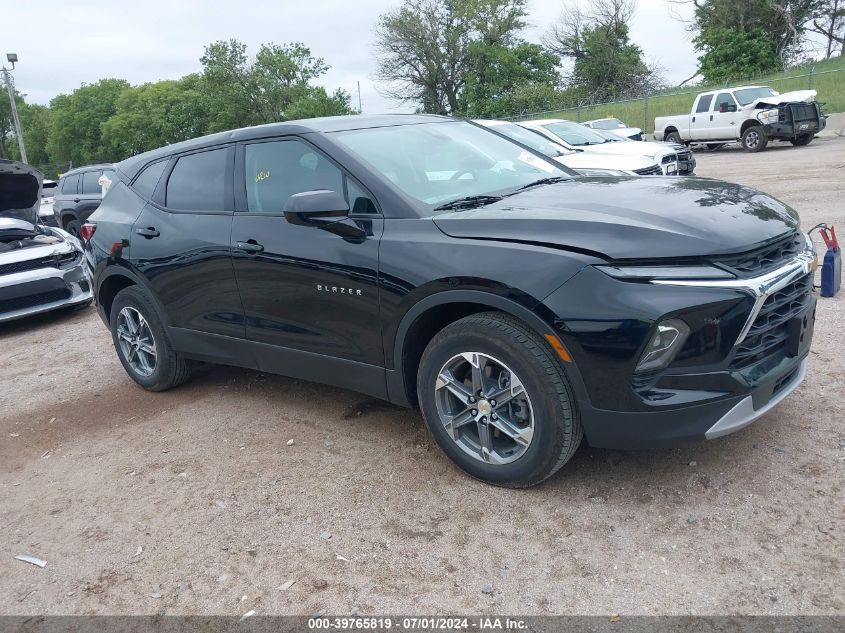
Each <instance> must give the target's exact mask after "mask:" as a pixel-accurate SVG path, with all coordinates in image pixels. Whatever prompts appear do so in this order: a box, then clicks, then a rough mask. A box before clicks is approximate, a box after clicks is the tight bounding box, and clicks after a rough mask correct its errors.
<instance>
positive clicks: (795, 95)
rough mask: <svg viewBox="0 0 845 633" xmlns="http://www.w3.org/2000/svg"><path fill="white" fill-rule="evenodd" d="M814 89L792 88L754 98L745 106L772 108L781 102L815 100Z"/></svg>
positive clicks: (749, 107)
mask: <svg viewBox="0 0 845 633" xmlns="http://www.w3.org/2000/svg"><path fill="white" fill-rule="evenodd" d="M816 94H817V93H816V91H815V90H793V91H792V92H784V93H783V94H779V95H775V96H773V97H761V98H759V99H755V100H754V101H752V102H751V103H749V104H748V105H747V106H745V107H746V108H748V109H754V108H774V107H777V106H779V105H780V104H781V103H800V102H801V101H807V102H811V101H815V100H816Z"/></svg>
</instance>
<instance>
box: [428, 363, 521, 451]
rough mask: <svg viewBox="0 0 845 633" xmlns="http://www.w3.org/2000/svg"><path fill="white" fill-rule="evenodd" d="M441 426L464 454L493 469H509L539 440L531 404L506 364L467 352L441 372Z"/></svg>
mask: <svg viewBox="0 0 845 633" xmlns="http://www.w3.org/2000/svg"><path fill="white" fill-rule="evenodd" d="M435 402H436V405H437V413H438V415H439V416H440V422H441V423H442V424H443V427H444V428H445V429H446V432H447V433H448V435H449V437H451V438H452V440H453V441H454V442H455V444H457V445H458V446H459V447H460V448H461V450H463V451H464V452H465V453H467V454H469V455H471V456H472V457H474V458H475V459H477V460H479V461H482V462H484V463H487V464H497V465H501V464H509V463H511V462H514V461H516V460H517V459H519V458H520V457H522V456H523V455H524V454H525V451H526V450H527V449H528V447H529V446H530V445H531V440H532V438H533V436H534V412H533V410H532V408H531V400H530V399H529V397H528V393H527V392H526V390H525V387H524V386H523V384H522V381H521V380H520V379H519V377H518V376H517V375H516V374H515V373H514V372H513V371H512V370H511V369H510V368H509V367H508V366H507V365H505V364H504V363H503V362H502V361H500V360H497V359H495V358H493V357H492V356H488V355H487V354H482V353H480V352H463V353H461V354H458V355H456V356H453V357H452V358H450V359H449V360H448V361H447V362H446V363H445V364H444V365H443V367H442V368H441V369H440V372H439V373H438V376H437V382H436V384H435Z"/></svg>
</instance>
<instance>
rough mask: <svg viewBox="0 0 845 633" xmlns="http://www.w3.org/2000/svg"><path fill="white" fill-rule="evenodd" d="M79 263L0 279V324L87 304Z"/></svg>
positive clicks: (85, 278) (83, 272) (85, 282)
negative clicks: (68, 266) (63, 267)
mask: <svg viewBox="0 0 845 633" xmlns="http://www.w3.org/2000/svg"><path fill="white" fill-rule="evenodd" d="M92 298H93V292H92V289H91V278H90V277H89V275H88V272H87V271H86V269H85V267H84V266H83V263H82V259H80V261H79V262H78V263H77V264H75V265H73V266H72V267H70V268H66V269H61V268H52V267H48V268H39V269H36V270H28V271H25V272H20V273H13V274H8V275H3V276H0V322H3V321H12V320H14V319H20V318H23V317H27V316H30V315H33V314H40V313H42V312H50V311H51V310H57V309H59V308H65V307H70V306H75V305H81V304H84V303H86V302H89V301H91V299H92Z"/></svg>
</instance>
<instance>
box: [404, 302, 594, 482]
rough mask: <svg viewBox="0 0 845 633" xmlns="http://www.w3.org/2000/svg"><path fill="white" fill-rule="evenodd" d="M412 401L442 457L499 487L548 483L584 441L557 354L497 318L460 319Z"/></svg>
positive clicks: (427, 365)
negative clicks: (415, 404)
mask: <svg viewBox="0 0 845 633" xmlns="http://www.w3.org/2000/svg"><path fill="white" fill-rule="evenodd" d="M476 377H477V380H476ZM477 383H480V384H481V387H482V389H481V390H480V391H481V394H480V393H479V390H478V384H477ZM447 385H448V386H447ZM515 394H516V395H515ZM417 395H418V397H419V402H420V407H421V409H422V413H423V417H424V419H425V422H426V424H427V426H428V428H429V430H430V432H431V434H432V435H433V436H434V439H435V441H436V442H437V443H438V444H439V445H440V448H442V449H443V451H444V452H445V453H446V455H447V456H448V457H449V458H450V459H451V460H452V461H454V462H455V463H456V464H457V465H458V466H459V467H460V468H461V469H463V470H464V471H466V472H467V473H469V474H470V475H472V476H473V477H476V478H478V479H481V480H482V481H485V482H487V483H490V484H494V485H497V486H506V487H511V488H524V487H528V486H533V485H535V484H538V483H540V482H542V481H544V480H545V479H548V478H549V477H551V476H552V475H553V474H554V473H555V472H557V470H558V469H560V468H561V467H562V466H563V465H564V464H565V463H566V462H567V461H569V459H570V458H571V457H572V456H573V455H574V454H575V451H576V449H577V448H578V446H579V444H580V443H581V438H582V437H583V431H582V428H581V423H580V420H579V417H578V412H577V409H576V405H575V398H574V396H573V393H572V389H571V387H570V385H569V382H568V380H567V378H566V376H565V374H564V371H563V368H562V367H561V364H560V361H559V360H558V357H557V356H556V355H555V353H554V351H553V350H552V349H551V347H550V346H549V345H548V343H547V342H546V341H545V340H543V338H541V337H540V336H539V335H538V334H537V333H535V332H534V331H533V330H531V329H530V328H529V327H528V326H526V325H525V324H524V323H523V322H521V321H519V320H517V319H515V318H513V317H511V316H509V315H506V314H502V313H499V312H485V313H481V314H475V315H472V316H468V317H466V318H463V319H461V320H460V321H456V322H455V323H452V324H451V325H448V326H446V327H445V328H444V329H443V330H441V331H440V332H439V333H438V334H437V335H436V336H435V337H434V338H433V339H432V340H431V341H430V342H429V344H428V346H427V347H426V349H425V352H424V353H423V356H422V359H421V360H420V367H419V373H418V376H417ZM496 398H499V400H498V402H497V401H496ZM451 405H454V408H452V409H451V410H449V411H447V410H446V409H448V408H449V406H451ZM485 447H486V448H487V450H485Z"/></svg>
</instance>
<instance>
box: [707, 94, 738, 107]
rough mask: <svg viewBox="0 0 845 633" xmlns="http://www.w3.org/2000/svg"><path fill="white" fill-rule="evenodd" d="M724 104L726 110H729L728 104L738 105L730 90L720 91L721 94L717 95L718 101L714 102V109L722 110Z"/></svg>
mask: <svg viewBox="0 0 845 633" xmlns="http://www.w3.org/2000/svg"><path fill="white" fill-rule="evenodd" d="M723 106H724V111H725V112H727V111H728V106H736V103H735V102H734V98H733V97H732V96H731V93H729V92H720V93H719V96H718V97H716V103H714V104H713V110H714V111H715V112H722V109H723Z"/></svg>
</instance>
